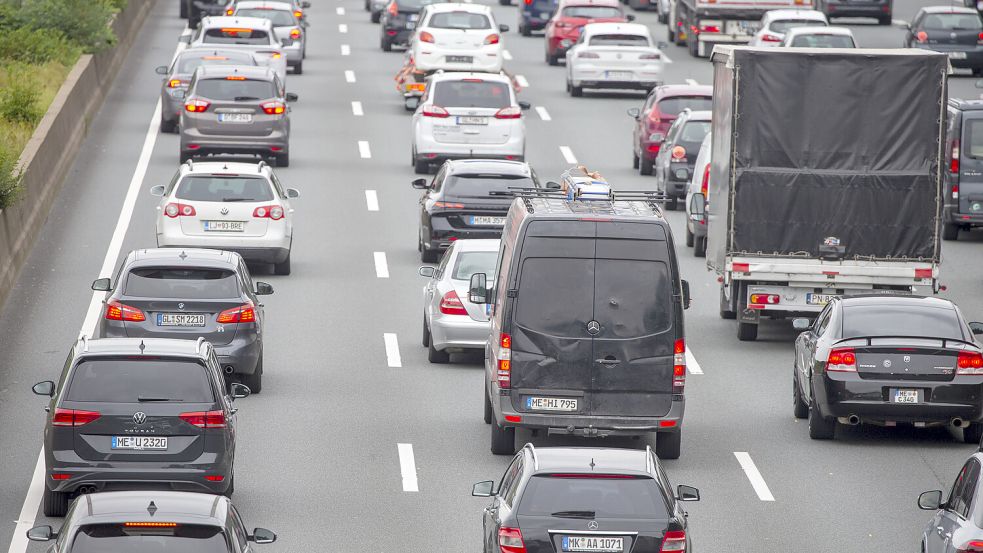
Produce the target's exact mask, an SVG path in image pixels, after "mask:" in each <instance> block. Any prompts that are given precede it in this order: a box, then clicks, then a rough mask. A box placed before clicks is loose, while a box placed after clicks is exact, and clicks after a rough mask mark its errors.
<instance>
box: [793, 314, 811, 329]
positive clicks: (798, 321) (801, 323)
mask: <svg viewBox="0 0 983 553" xmlns="http://www.w3.org/2000/svg"><path fill="white" fill-rule="evenodd" d="M811 326H812V323H810V322H809V319H806V318H804V317H798V318H795V319H792V328H794V329H795V330H809V327H811Z"/></svg>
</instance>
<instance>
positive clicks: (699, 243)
mask: <svg viewBox="0 0 983 553" xmlns="http://www.w3.org/2000/svg"><path fill="white" fill-rule="evenodd" d="M694 244H695V245H694V246H693V255H695V256H696V257H706V256H707V237H706V236H701V237H699V238H697V239H696V240H694Z"/></svg>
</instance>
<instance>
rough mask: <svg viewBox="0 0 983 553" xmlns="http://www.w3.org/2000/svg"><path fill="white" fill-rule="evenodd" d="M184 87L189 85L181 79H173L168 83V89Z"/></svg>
mask: <svg viewBox="0 0 983 553" xmlns="http://www.w3.org/2000/svg"><path fill="white" fill-rule="evenodd" d="M182 86H188V83H187V82H185V81H182V80H181V79H171V80H169V81H167V87H168V88H179V87H182Z"/></svg>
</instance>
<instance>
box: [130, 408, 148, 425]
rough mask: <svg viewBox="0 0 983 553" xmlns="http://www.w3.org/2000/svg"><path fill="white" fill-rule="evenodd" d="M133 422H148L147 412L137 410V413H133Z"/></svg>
mask: <svg viewBox="0 0 983 553" xmlns="http://www.w3.org/2000/svg"><path fill="white" fill-rule="evenodd" d="M133 422H135V423H137V424H143V423H145V422H147V414H146V413H144V412H143V411H137V412H136V413H133Z"/></svg>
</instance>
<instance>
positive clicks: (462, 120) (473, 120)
mask: <svg viewBox="0 0 983 553" xmlns="http://www.w3.org/2000/svg"><path fill="white" fill-rule="evenodd" d="M457 124H458V125H487V124H488V118H487V117H476V116H473V115H459V116H458V117H457Z"/></svg>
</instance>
